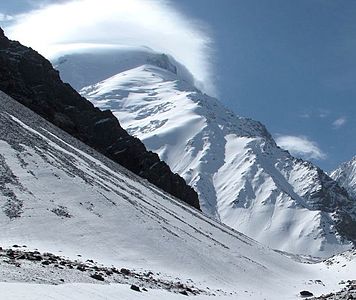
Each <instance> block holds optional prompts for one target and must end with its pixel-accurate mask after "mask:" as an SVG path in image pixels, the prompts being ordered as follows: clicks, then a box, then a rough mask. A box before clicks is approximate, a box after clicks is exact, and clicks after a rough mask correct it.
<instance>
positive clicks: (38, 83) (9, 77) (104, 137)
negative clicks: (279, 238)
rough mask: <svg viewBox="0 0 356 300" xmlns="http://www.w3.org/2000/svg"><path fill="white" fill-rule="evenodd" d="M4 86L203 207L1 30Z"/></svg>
mask: <svg viewBox="0 0 356 300" xmlns="http://www.w3.org/2000/svg"><path fill="white" fill-rule="evenodd" d="M0 90H2V91H4V92H5V93H7V94H8V95H10V96H11V97H13V98H14V99H16V100H17V101H19V102H21V103H22V104H24V105H25V106H27V107H29V108H30V109H31V110H33V111H35V112H36V113H38V114H39V115H41V116H42V117H44V118H45V119H47V120H48V121H50V122H51V123H53V124H55V125H56V126H58V127H60V128H61V129H63V130H65V131H67V132H68V133H70V134H71V135H73V136H75V137H76V138H78V139H80V140H81V141H83V142H84V143H86V144H87V145H89V146H91V147H92V148H94V149H96V150H98V151H99V152H101V153H103V154H104V155H106V156H107V157H109V158H111V159H113V160H114V161H116V162H118V163H120V164H121V165H123V166H124V167H126V168H127V169H129V170H131V171H132V172H134V173H136V174H138V175H140V176H141V177H143V178H146V179H147V180H148V181H150V182H151V183H153V184H155V185H156V186H158V187H159V188H161V189H163V190H164V191H166V192H168V193H170V194H172V195H174V196H176V197H177V198H180V199H181V200H183V201H184V202H186V203H188V204H190V205H192V206H194V207H196V208H198V209H199V200H198V196H197V194H196V192H195V191H194V190H193V189H192V188H191V187H189V186H188V185H187V184H186V183H185V181H184V179H182V178H181V177H180V176H179V175H177V174H173V173H172V171H171V170H170V168H169V167H168V165H167V164H166V163H164V162H162V161H160V159H159V157H158V155H157V154H155V153H153V152H150V151H147V150H146V148H145V146H144V145H143V144H142V143H141V141H140V140H139V139H137V138H134V137H132V136H130V135H129V134H128V133H127V132H126V131H125V130H124V129H123V128H122V127H121V126H120V124H119V122H118V121H117V119H116V117H115V116H114V115H113V114H112V113H111V111H109V110H107V111H100V110H99V109H97V108H95V107H94V106H93V105H92V104H91V103H90V102H89V101H87V100H86V99H85V98H83V97H81V96H80V95H79V94H78V93H77V92H76V91H75V90H74V89H73V88H72V87H71V86H70V85H69V84H65V83H63V82H62V80H61V79H60V77H59V73H58V71H56V70H54V69H53V67H52V65H51V63H50V62H49V61H48V60H46V59H45V58H44V57H42V56H41V55H40V54H38V53H37V52H36V51H34V50H32V49H31V48H27V47H25V46H23V45H21V44H20V43H19V42H16V41H10V40H8V39H7V38H6V37H5V35H4V32H3V30H2V29H0Z"/></svg>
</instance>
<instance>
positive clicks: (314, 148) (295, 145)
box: [276, 135, 326, 160]
mask: <svg viewBox="0 0 356 300" xmlns="http://www.w3.org/2000/svg"><path fill="white" fill-rule="evenodd" d="M276 142H277V145H278V146H279V147H281V148H283V149H285V150H288V151H289V152H290V153H291V154H292V155H294V156H298V157H302V158H305V159H317V160H320V159H325V158H326V154H325V153H324V152H323V151H322V150H321V149H320V148H319V146H318V144H317V143H316V142H314V141H311V140H309V139H308V138H307V137H305V136H293V135H279V136H277V138H276Z"/></svg>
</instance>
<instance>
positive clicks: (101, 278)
mask: <svg viewBox="0 0 356 300" xmlns="http://www.w3.org/2000/svg"><path fill="white" fill-rule="evenodd" d="M90 277H91V278H94V279H96V280H99V281H105V279H104V277H103V276H101V275H100V274H92V275H90Z"/></svg>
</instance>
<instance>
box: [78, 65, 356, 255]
mask: <svg viewBox="0 0 356 300" xmlns="http://www.w3.org/2000/svg"><path fill="white" fill-rule="evenodd" d="M81 94H82V95H83V96H84V97H86V98H87V99H89V100H91V101H92V102H93V103H94V104H95V105H96V106H98V107H99V108H101V109H103V110H104V109H111V110H112V111H113V112H114V114H115V115H116V116H117V118H118V119H119V120H120V123H121V124H122V126H123V127H124V128H125V129H127V131H128V132H129V133H130V134H132V135H135V136H137V137H138V138H140V139H141V140H142V141H143V142H144V143H145V145H146V146H147V148H148V149H150V150H152V151H154V152H157V153H158V154H159V156H160V158H161V159H162V160H164V161H166V162H167V163H168V165H169V166H170V167H171V169H172V170H173V171H174V172H177V173H178V174H180V175H181V176H182V177H183V178H185V180H186V181H187V183H189V184H190V185H191V186H193V187H194V188H195V190H196V191H197V192H198V193H199V195H200V202H201V207H202V209H203V211H204V212H205V213H207V214H208V215H211V216H213V217H214V218H216V219H217V220H220V221H222V222H223V223H225V224H227V225H229V226H231V227H232V228H235V229H237V230H239V231H241V232H243V233H244V234H246V235H248V236H251V237H252V238H254V239H257V240H258V241H260V242H262V243H264V244H267V245H269V246H270V247H272V248H276V249H280V250H284V251H288V252H293V253H303V254H310V255H316V256H329V255H332V254H334V253H337V252H339V251H342V250H345V249H348V248H349V247H350V246H351V244H350V242H349V241H348V240H347V239H343V238H342V236H346V237H347V238H350V239H352V237H350V236H348V234H350V233H349V232H348V233H345V231H347V230H345V228H343V224H346V223H347V222H346V223H345V222H344V219H347V220H349V216H350V215H351V216H352V217H351V222H354V220H355V216H356V215H355V206H354V204H352V203H351V201H350V200H349V199H348V198H347V195H346V194H345V193H344V192H343V190H342V189H341V188H340V187H339V186H338V185H337V184H336V183H335V182H334V181H333V180H332V179H330V178H329V177H328V176H327V175H325V174H324V173H323V172H322V171H321V170H320V169H318V168H316V167H314V166H313V165H312V164H310V163H307V162H304V161H302V160H298V159H295V158H293V157H292V156H291V155H290V154H289V153H288V152H286V151H284V150H282V149H280V148H278V147H277V146H276V144H275V142H274V140H273V139H272V137H271V135H270V134H269V133H268V132H267V130H266V129H265V127H264V126H263V125H262V124H260V123H259V122H256V121H253V120H251V119H246V118H241V117H237V116H236V115H234V114H233V113H232V112H231V111H229V110H227V109H226V108H224V107H223V106H222V105H221V104H220V103H219V102H218V101H217V100H216V99H214V98H211V97H209V96H207V95H205V94H203V93H201V92H200V91H199V90H197V89H195V88H194V87H193V86H191V85H190V84H189V83H187V82H184V81H182V80H180V79H179V78H178V77H177V76H176V74H174V73H172V72H170V71H169V70H166V69H162V68H159V67H157V66H154V65H149V64H145V65H142V66H139V67H136V68H133V69H130V70H125V71H123V72H120V73H118V74H116V75H114V76H112V77H110V78H108V79H106V80H104V81H102V82H99V83H97V84H94V85H91V86H88V87H85V88H83V89H82V90H81ZM340 220H343V221H340ZM347 226H348V225H346V227H347ZM351 235H352V233H351Z"/></svg>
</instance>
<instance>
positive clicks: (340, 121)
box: [332, 117, 347, 129]
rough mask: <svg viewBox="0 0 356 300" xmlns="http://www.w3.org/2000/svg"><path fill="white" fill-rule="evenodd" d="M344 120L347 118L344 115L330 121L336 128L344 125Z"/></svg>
mask: <svg viewBox="0 0 356 300" xmlns="http://www.w3.org/2000/svg"><path fill="white" fill-rule="evenodd" d="M346 122H347V119H346V118H345V117H340V118H338V119H336V120H335V121H334V122H333V123H332V125H333V127H334V128H336V129H338V128H340V127H342V126H344V125H345V124H346Z"/></svg>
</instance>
